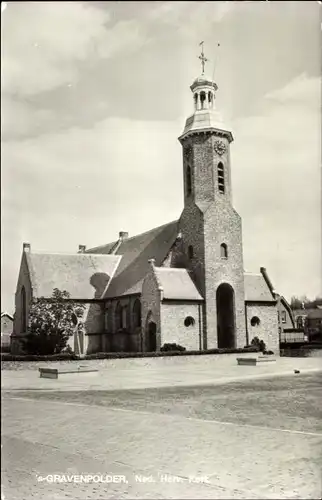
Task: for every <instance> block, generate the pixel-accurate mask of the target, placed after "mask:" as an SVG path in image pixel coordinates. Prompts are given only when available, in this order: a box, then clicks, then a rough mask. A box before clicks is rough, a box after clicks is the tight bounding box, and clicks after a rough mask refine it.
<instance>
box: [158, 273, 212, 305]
mask: <svg viewBox="0 0 322 500" xmlns="http://www.w3.org/2000/svg"><path fill="white" fill-rule="evenodd" d="M154 272H155V274H156V277H157V280H158V282H159V285H160V287H161V288H162V290H163V298H164V299H173V300H175V299H177V300H198V301H200V300H203V298H202V297H201V295H200V293H199V292H198V290H197V288H196V286H195V284H194V283H193V281H192V279H191V277H190V275H189V273H188V271H187V269H177V268H173V267H155V268H154Z"/></svg>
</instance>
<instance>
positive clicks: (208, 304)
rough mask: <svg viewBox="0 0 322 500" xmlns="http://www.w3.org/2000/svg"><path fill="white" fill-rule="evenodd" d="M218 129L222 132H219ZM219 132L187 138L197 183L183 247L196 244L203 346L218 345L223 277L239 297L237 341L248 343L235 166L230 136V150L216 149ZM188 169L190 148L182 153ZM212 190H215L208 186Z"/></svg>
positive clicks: (183, 223)
mask: <svg viewBox="0 0 322 500" xmlns="http://www.w3.org/2000/svg"><path fill="white" fill-rule="evenodd" d="M219 135H220V134H219ZM219 135H218V134H217V133H216V134H209V133H207V134H200V135H199V134H198V135H194V136H192V137H190V138H189V139H187V141H184V145H183V146H184V150H185V148H187V147H191V148H192V160H191V159H189V162H190V163H191V161H192V163H193V189H192V194H191V195H190V196H186V197H185V208H184V210H183V213H182V215H181V219H180V224H179V226H180V229H181V231H182V234H183V242H184V248H185V251H186V252H187V249H188V246H189V245H192V246H193V251H194V259H193V260H192V262H191V263H190V266H189V267H190V268H191V269H192V270H193V272H194V281H195V283H196V286H197V288H198V289H199V291H200V293H201V294H202V296H203V297H204V298H205V304H204V318H203V320H204V321H203V324H204V339H203V348H216V347H217V346H218V338H217V307H216V293H217V289H218V287H219V286H220V284H222V283H228V284H229V285H231V287H232V288H233V290H234V303H235V337H236V338H235V345H236V347H243V346H244V345H245V343H246V328H245V305H244V297H245V293H244V270H243V248H242V224H241V218H240V216H239V215H238V214H237V212H236V211H235V210H234V208H233V206H232V204H231V199H232V189H231V168H230V152H229V143H228V139H227V138H225V137H223V136H222V135H221V137H220V140H222V141H223V142H224V143H225V144H226V146H227V149H226V152H225V153H224V154H223V155H221V156H219V155H218V154H217V153H216V151H215V148H214V146H215V141H216V140H217V139H218V136H219ZM183 158H184V160H183V162H184V171H185V163H186V162H187V161H188V160H187V159H186V154H185V153H184V156H183ZM219 162H222V163H223V166H224V173H225V193H221V192H220V191H219V189H218V174H217V166H218V163H219ZM210 190H211V192H210ZM222 243H225V244H226V245H227V247H228V258H227V259H222V258H221V255H220V245H221V244H222Z"/></svg>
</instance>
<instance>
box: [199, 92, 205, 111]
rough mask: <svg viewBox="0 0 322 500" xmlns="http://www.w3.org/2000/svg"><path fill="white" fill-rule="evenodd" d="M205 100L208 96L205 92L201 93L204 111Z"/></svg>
mask: <svg viewBox="0 0 322 500" xmlns="http://www.w3.org/2000/svg"><path fill="white" fill-rule="evenodd" d="M205 100H206V94H205V92H200V104H201V109H204V107H205Z"/></svg>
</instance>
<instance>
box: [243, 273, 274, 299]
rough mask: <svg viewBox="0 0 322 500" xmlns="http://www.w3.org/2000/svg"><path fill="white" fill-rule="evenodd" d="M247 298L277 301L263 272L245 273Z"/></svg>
mask: <svg viewBox="0 0 322 500" xmlns="http://www.w3.org/2000/svg"><path fill="white" fill-rule="evenodd" d="M244 282H245V300H246V301H248V302H275V299H274V297H273V295H272V293H271V291H270V289H269V287H268V285H267V283H266V281H265V279H264V277H263V275H262V274H251V273H245V274H244Z"/></svg>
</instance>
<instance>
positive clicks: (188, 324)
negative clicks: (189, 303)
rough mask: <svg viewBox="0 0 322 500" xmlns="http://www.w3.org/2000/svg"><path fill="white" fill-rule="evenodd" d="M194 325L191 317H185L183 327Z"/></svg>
mask: <svg viewBox="0 0 322 500" xmlns="http://www.w3.org/2000/svg"><path fill="white" fill-rule="evenodd" d="M194 324H195V320H194V318H193V317H192V316H187V317H186V319H185V320H184V326H186V327H189V326H193V325H194Z"/></svg>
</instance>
